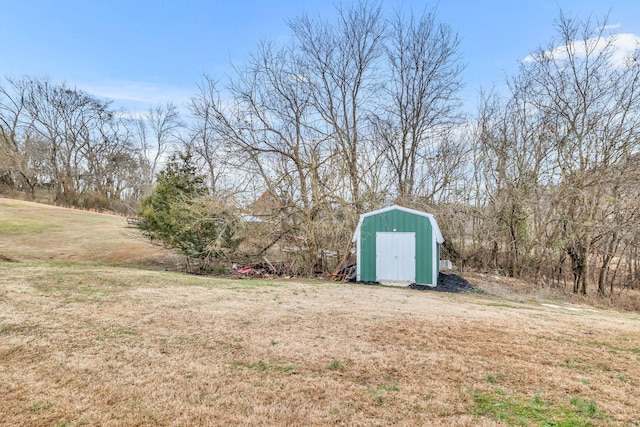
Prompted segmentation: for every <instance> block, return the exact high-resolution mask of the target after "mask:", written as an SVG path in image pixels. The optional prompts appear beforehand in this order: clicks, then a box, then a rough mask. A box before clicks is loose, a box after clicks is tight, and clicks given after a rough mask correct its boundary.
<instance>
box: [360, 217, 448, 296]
mask: <svg viewBox="0 0 640 427" xmlns="http://www.w3.org/2000/svg"><path fill="white" fill-rule="evenodd" d="M353 241H354V242H356V246H357V248H356V250H357V257H358V261H357V262H358V264H357V270H356V280H357V281H359V282H360V281H361V282H381V283H384V282H410V283H418V284H421V285H431V286H436V285H437V284H438V274H439V272H440V245H441V244H442V242H444V239H443V238H442V233H441V232H440V228H439V227H438V223H437V222H436V219H435V218H434V217H433V215H431V214H428V213H426V212H421V211H417V210H413V209H409V208H405V207H402V206H397V205H393V206H389V207H387V208H384V209H379V210H377V211H372V212H367V213H364V214H362V215H360V221H358V226H357V227H356V231H355V233H354V234H353Z"/></svg>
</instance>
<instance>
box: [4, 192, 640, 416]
mask: <svg viewBox="0 0 640 427" xmlns="http://www.w3.org/2000/svg"><path fill="white" fill-rule="evenodd" d="M11 203H14V201H11ZM34 209H35V208H34V207H28V211H27V212H23V213H21V215H20V216H19V217H18V218H22V217H25V215H26V216H29V215H31V216H32V217H33V218H35V217H37V215H36V214H35V210H34ZM54 209H55V208H54ZM7 212H8V210H7V209H6V208H5V205H4V204H3V201H2V199H0V221H3V220H4V222H0V254H2V255H4V256H6V257H10V258H13V259H14V260H13V261H7V260H3V259H0V396H1V398H0V425H11V426H78V425H119V426H131V425H136V426H142V425H149V426H152V425H166V426H179V425H181V426H191V425H203V426H206V425H212V426H218V425H256V426H261V425H265V426H267V425H292V426H296V425H299V426H306V425H317V426H321V425H350V426H351V425H355V426H358V425H362V426H371V425H381V426H386V425H404V426H415V425H435V426H440V425H442V426H494V425H531V426H561V425H562V426H589V425H594V426H610V425H611V426H640V416H639V415H638V413H639V411H638V408H640V392H638V390H639V389H640V316H639V315H638V313H633V312H618V311H613V310H607V309H603V308H594V306H591V305H585V304H566V303H562V302H557V301H553V300H546V299H542V298H538V299H535V298H529V297H527V298H517V297H514V291H513V289H511V288H509V290H508V291H505V293H508V296H507V297H504V296H495V294H496V293H497V289H498V288H497V285H494V286H496V288H495V289H492V290H491V291H492V293H493V295H478V294H448V293H440V292H425V291H419V290H412V289H407V288H389V287H382V286H367V285H358V284H336V283H323V282H300V281H297V282H294V281H292V282H286V281H248V280H245V281H236V280H222V279H213V278H207V277H194V276H185V275H181V274H177V273H172V272H164V271H158V270H157V269H156V270H152V269H142V268H134V264H135V263H134V262H133V261H132V260H131V258H129V257H127V256H126V251H125V250H124V249H122V248H123V247H124V245H132V246H131V247H135V248H136V254H137V255H136V257H139V259H141V260H142V264H144V265H146V266H147V267H148V266H149V265H150V263H151V264H152V265H157V264H153V263H152V262H151V261H149V260H153V259H162V257H163V256H164V255H163V254H162V253H159V252H157V251H158V249H157V248H155V247H151V246H148V245H145V244H144V242H142V241H140V240H138V239H135V238H132V237H128V236H127V235H121V234H119V233H120V231H122V230H121V228H123V227H124V224H122V226H121V227H120V226H118V227H115V226H114V228H113V229H112V230H111V231H110V232H109V233H116V237H109V236H107V235H106V234H107V233H106V232H104V233H103V234H95V230H94V229H93V228H91V227H89V226H88V225H87V223H89V222H90V221H88V220H78V221H80V223H81V224H82V225H81V227H88V229H89V230H93V231H91V232H92V233H93V238H92V239H90V238H85V237H83V236H81V234H82V233H81V232H80V231H79V229H78V228H75V229H73V230H71V231H69V232H66V231H64V228H65V226H64V225H59V226H60V227H61V229H59V230H58V231H57V233H58V234H57V238H56V239H54V238H52V237H51V236H48V234H49V232H48V231H42V232H41V234H42V236H41V237H42V239H40V240H38V239H36V238H31V237H30V239H33V240H31V242H32V243H31V244H34V245H35V244H36V243H38V242H43V241H46V242H48V243H47V246H41V247H40V249H39V250H36V248H33V247H31V246H30V245H31V244H27V243H25V242H26V240H24V239H22V237H24V236H26V234H28V233H26V232H23V233H22V234H20V233H19V232H18V231H14V232H10V233H7V232H5V233H3V232H2V230H3V228H2V227H4V230H5V231H6V230H7V229H9V228H10V226H9V225H10V224H15V222H16V221H18V222H19V219H16V218H14V217H12V216H11V215H9V214H8V213H7ZM72 212H74V211H72ZM3 215H4V216H3ZM49 215H50V216H53V217H56V215H57V212H55V211H52V212H49ZM65 215H66V213H65ZM85 215H91V214H85ZM93 215H95V214H93ZM116 220H118V221H120V220H121V219H120V218H116ZM94 221H96V223H101V222H102V220H98V219H96V218H94ZM111 221H112V219H109V218H107V219H106V223H110V222H111ZM122 221H123V223H124V220H122ZM36 222H37V221H36ZM68 222H69V221H68V220H67V219H65V220H64V221H63V223H68ZM51 223H52V224H54V225H55V224H57V223H58V220H57V219H56V220H51ZM97 227H98V228H99V229H102V230H105V227H107V226H104V225H99V226H97ZM34 228H35V227H34ZM130 231H131V230H126V229H125V232H126V233H129V232H130ZM11 233H13V234H11ZM67 233H69V235H71V236H72V237H70V238H67V237H65V236H67V235H68V234H67ZM16 236H18V237H19V239H18V237H16ZM74 239H75V240H78V241H81V242H84V243H82V245H80V246H79V247H78V248H79V249H78V250H74V248H75V247H76V246H75V245H74V244H73V243H72V242H71V241H70V240H74ZM101 239H104V240H105V241H106V242H107V243H106V244H105V245H106V246H105V247H101V245H100V244H99V242H100V241H101ZM17 240H20V241H19V242H18V241H17ZM54 242H57V244H59V245H60V247H62V248H65V250H64V252H65V254H67V255H65V256H69V255H70V254H74V257H73V258H68V259H67V261H66V262H65V263H61V262H59V260H55V254H56V253H57V250H56V249H55V248H52V247H50V246H49V245H53V244H54ZM109 242H111V243H109ZM117 242H119V243H117ZM125 242H128V243H125ZM116 243H117V244H116ZM17 246H20V247H21V249H20V250H16V249H15V248H16V247H17ZM91 247H93V248H95V249H94V250H89V249H87V248H91ZM7 248H14V249H13V251H8V250H7ZM85 250H89V252H90V253H91V254H94V255H91V257H93V258H90V260H89V261H87V260H86V259H84V258H83V255H82V254H83V253H84V251H85ZM112 250H113V251H114V252H113V254H112V255H106V254H109V253H111V251H112ZM40 251H41V252H40ZM67 251H68V252H67ZM39 253H46V254H49V255H47V256H51V255H53V256H54V261H55V262H54V261H51V262H50V263H46V262H44V261H43V259H44V257H43V256H40V255H38V254H39ZM118 253H120V255H118ZM154 257H157V258H154ZM77 259H80V260H81V261H79V262H78V263H77V264H76V263H75V260H77ZM136 259H138V258H136ZM70 260H74V261H73V262H72V261H70ZM485 279H486V278H485ZM469 280H470V281H471V282H472V283H477V282H474V279H473V278H469Z"/></svg>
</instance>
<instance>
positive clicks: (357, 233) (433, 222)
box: [351, 205, 444, 243]
mask: <svg viewBox="0 0 640 427" xmlns="http://www.w3.org/2000/svg"><path fill="white" fill-rule="evenodd" d="M394 210H397V211H402V212H406V213H409V214H412V215H418V216H423V217H426V218H428V219H429V222H430V223H431V229H432V230H433V236H434V237H435V239H436V242H438V243H443V242H444V238H443V237H442V232H441V231H440V227H438V222H437V221H436V219H435V218H434V216H433V215H431V214H429V213H426V212H422V211H417V210H415V209H409V208H405V207H404V206H398V205H393V206H388V207H386V208H382V209H378V210H375V211H371V212H366V213H363V214H362V215H360V220H359V221H358V225H357V227H356V231H355V232H354V233H353V239H351V241H352V242H355V241H357V240H358V236H360V228H361V227H362V222H363V221H364V219H365V218H367V217H369V216H374V215H378V214H381V213H385V212H389V211H394Z"/></svg>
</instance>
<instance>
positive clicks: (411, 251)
mask: <svg viewBox="0 0 640 427" xmlns="http://www.w3.org/2000/svg"><path fill="white" fill-rule="evenodd" d="M376 280H377V281H378V282H380V281H383V280H397V281H407V282H412V283H413V282H415V281H416V233H383V232H377V233H376Z"/></svg>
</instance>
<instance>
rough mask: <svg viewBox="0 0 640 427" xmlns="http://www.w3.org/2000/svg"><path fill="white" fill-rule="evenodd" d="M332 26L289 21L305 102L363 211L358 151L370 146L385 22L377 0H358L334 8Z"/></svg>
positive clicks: (361, 169)
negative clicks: (319, 121) (306, 90)
mask: <svg viewBox="0 0 640 427" xmlns="http://www.w3.org/2000/svg"><path fill="white" fill-rule="evenodd" d="M337 12H338V19H337V22H336V23H335V24H330V23H328V22H324V21H320V20H313V19H311V18H309V17H308V16H302V17H300V18H298V19H294V20H291V21H289V26H290V28H291V29H292V31H293V34H294V37H295V40H296V43H297V48H298V49H299V51H300V53H301V61H302V62H301V66H302V68H301V72H302V76H304V79H305V81H306V82H308V83H309V84H308V87H309V90H310V95H311V99H310V102H311V104H312V106H313V108H314V110H315V111H316V112H317V113H318V114H319V116H320V118H321V119H322V121H323V123H322V124H323V126H322V130H323V132H324V133H325V134H326V138H331V139H333V140H335V141H336V143H337V146H338V148H339V151H338V154H339V155H340V156H341V158H342V162H343V164H344V167H345V171H346V174H347V176H348V178H349V186H350V187H349V190H350V193H351V195H350V196H351V200H352V201H353V204H354V206H355V208H356V211H357V212H362V211H363V209H364V206H365V204H364V201H363V199H362V194H361V183H362V181H363V180H364V179H365V177H364V176H363V171H365V170H367V168H366V167H364V165H363V164H362V161H361V159H362V153H363V152H366V151H370V150H372V141H371V139H370V138H367V136H369V135H368V133H367V132H366V127H367V120H366V118H367V116H368V115H369V111H370V107H371V105H372V101H373V97H374V96H375V94H376V90H377V89H379V87H380V84H379V80H377V79H376V76H377V61H378V59H379V58H380V56H381V54H382V44H383V41H384V26H383V24H384V22H383V19H382V15H381V10H380V5H379V4H378V3H369V2H366V1H362V2H360V3H358V4H357V5H355V6H353V7H352V8H342V7H338V8H337Z"/></svg>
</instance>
